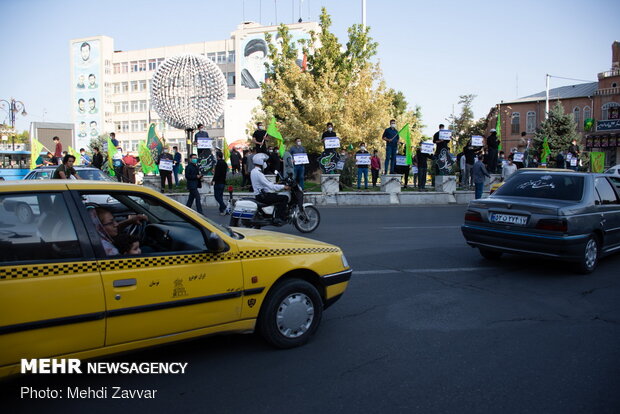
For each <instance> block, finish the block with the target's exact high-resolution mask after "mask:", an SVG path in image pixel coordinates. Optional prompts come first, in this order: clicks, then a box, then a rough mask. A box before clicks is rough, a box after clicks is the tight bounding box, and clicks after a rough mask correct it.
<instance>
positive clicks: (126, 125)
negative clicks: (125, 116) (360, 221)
mask: <svg viewBox="0 0 620 414" xmlns="http://www.w3.org/2000/svg"><path fill="white" fill-rule="evenodd" d="M121 131H122V132H129V121H123V122H121Z"/></svg>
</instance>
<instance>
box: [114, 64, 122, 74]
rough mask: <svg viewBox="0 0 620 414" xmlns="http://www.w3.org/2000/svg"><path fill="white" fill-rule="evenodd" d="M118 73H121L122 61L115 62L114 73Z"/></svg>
mask: <svg viewBox="0 0 620 414" xmlns="http://www.w3.org/2000/svg"><path fill="white" fill-rule="evenodd" d="M117 73H121V64H120V63H115V64H114V74H117Z"/></svg>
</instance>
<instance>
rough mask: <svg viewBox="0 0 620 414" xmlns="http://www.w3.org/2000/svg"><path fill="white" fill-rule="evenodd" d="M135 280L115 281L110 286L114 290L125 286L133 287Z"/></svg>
mask: <svg viewBox="0 0 620 414" xmlns="http://www.w3.org/2000/svg"><path fill="white" fill-rule="evenodd" d="M136 283H137V282H136V279H118V280H115V281H114V282H113V283H112V284H113V286H114V287H115V288H120V287H127V286H135V285H136Z"/></svg>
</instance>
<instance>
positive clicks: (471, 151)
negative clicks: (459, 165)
mask: <svg viewBox="0 0 620 414" xmlns="http://www.w3.org/2000/svg"><path fill="white" fill-rule="evenodd" d="M479 152H480V147H474V146H472V145H471V140H469V142H468V143H467V146H466V147H465V149H464V150H463V156H464V157H465V171H464V178H463V185H465V186H468V187H473V185H474V182H473V177H472V174H471V173H472V170H473V169H474V163H475V162H476V155H478V153H479Z"/></svg>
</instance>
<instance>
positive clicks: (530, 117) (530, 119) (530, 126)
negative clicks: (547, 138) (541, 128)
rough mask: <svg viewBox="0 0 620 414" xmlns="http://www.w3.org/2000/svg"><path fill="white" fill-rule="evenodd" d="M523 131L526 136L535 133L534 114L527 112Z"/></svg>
mask: <svg viewBox="0 0 620 414" xmlns="http://www.w3.org/2000/svg"><path fill="white" fill-rule="evenodd" d="M525 131H526V132H527V133H528V134H532V133H534V132H535V131H536V112H534V111H529V112H528V113H527V124H526V126H525Z"/></svg>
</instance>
